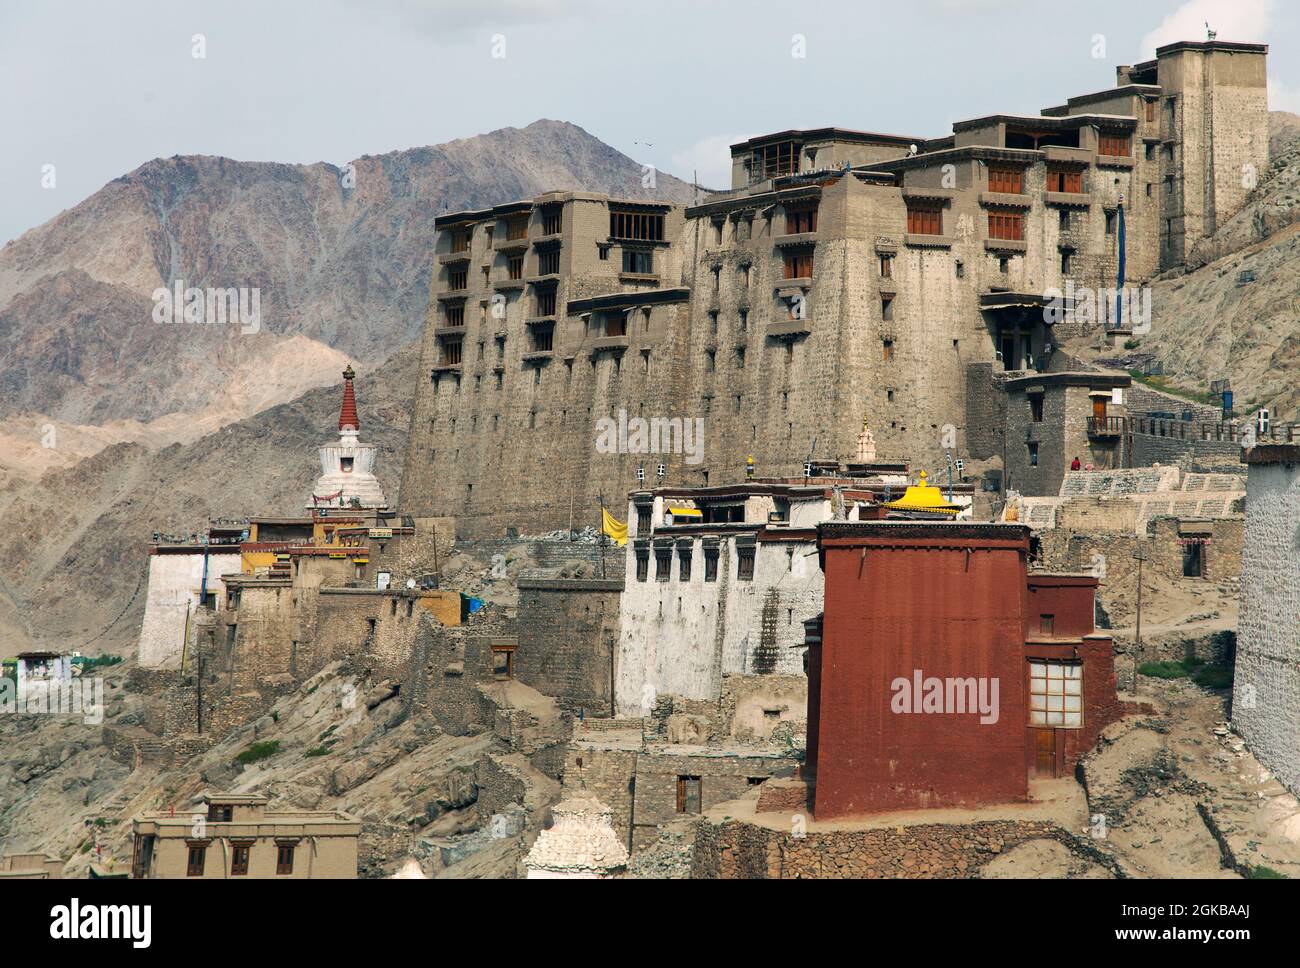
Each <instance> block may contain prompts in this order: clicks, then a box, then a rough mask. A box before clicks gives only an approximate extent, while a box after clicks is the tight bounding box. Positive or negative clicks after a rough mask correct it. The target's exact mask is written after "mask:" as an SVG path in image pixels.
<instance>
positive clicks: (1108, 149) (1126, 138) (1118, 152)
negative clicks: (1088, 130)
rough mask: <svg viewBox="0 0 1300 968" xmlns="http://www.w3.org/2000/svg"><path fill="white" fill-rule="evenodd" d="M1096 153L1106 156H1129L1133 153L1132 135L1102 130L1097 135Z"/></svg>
mask: <svg viewBox="0 0 1300 968" xmlns="http://www.w3.org/2000/svg"><path fill="white" fill-rule="evenodd" d="M1097 154H1099V155H1102V156H1104V157H1106V158H1130V157H1132V155H1133V136H1132V135H1131V134H1128V133H1123V134H1116V133H1114V132H1109V131H1102V132H1101V133H1099V134H1098V135H1097Z"/></svg>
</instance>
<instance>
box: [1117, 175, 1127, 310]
mask: <svg viewBox="0 0 1300 968" xmlns="http://www.w3.org/2000/svg"><path fill="white" fill-rule="evenodd" d="M1124 234H1125V231H1124V202H1123V200H1121V201H1120V203H1119V277H1118V278H1117V279H1116V280H1115V326H1116V328H1118V327H1120V326H1122V325H1123V321H1124V269H1125V265H1124Z"/></svg>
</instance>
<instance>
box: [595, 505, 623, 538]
mask: <svg viewBox="0 0 1300 968" xmlns="http://www.w3.org/2000/svg"><path fill="white" fill-rule="evenodd" d="M600 513H601V514H602V515H604V522H603V527H602V528H601V530H602V531H603V532H605V534H607V535H609V536H610V538H612V539H613V541H614V544H616V545H625V544H627V524H625V523H623V522H621V521H618V520H616V519H615V518H614V515H612V514H610V513H609V512H608V511H606V510H605V509H604V508H601V510H600Z"/></svg>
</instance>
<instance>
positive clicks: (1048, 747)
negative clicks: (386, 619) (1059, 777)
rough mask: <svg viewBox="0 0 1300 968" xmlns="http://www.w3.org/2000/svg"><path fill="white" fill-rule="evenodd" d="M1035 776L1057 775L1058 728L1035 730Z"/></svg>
mask: <svg viewBox="0 0 1300 968" xmlns="http://www.w3.org/2000/svg"><path fill="white" fill-rule="evenodd" d="M1034 776H1036V777H1054V776H1056V730H1054V729H1036V730H1034Z"/></svg>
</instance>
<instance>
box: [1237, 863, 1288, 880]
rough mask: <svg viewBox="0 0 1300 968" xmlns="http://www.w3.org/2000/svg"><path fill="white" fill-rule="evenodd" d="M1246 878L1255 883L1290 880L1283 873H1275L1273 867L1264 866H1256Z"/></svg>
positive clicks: (1248, 871)
mask: <svg viewBox="0 0 1300 968" xmlns="http://www.w3.org/2000/svg"><path fill="white" fill-rule="evenodd" d="M1246 876H1247V877H1249V878H1250V879H1251V880H1255V881H1286V880H1290V878H1289V877H1287V876H1286V875H1285V874H1283V873H1282V872H1281V871H1275V870H1273V868H1271V867H1265V866H1264V865H1263V864H1256V865H1255V866H1254V867H1251V868H1249V869H1248V870H1247V871H1246Z"/></svg>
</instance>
